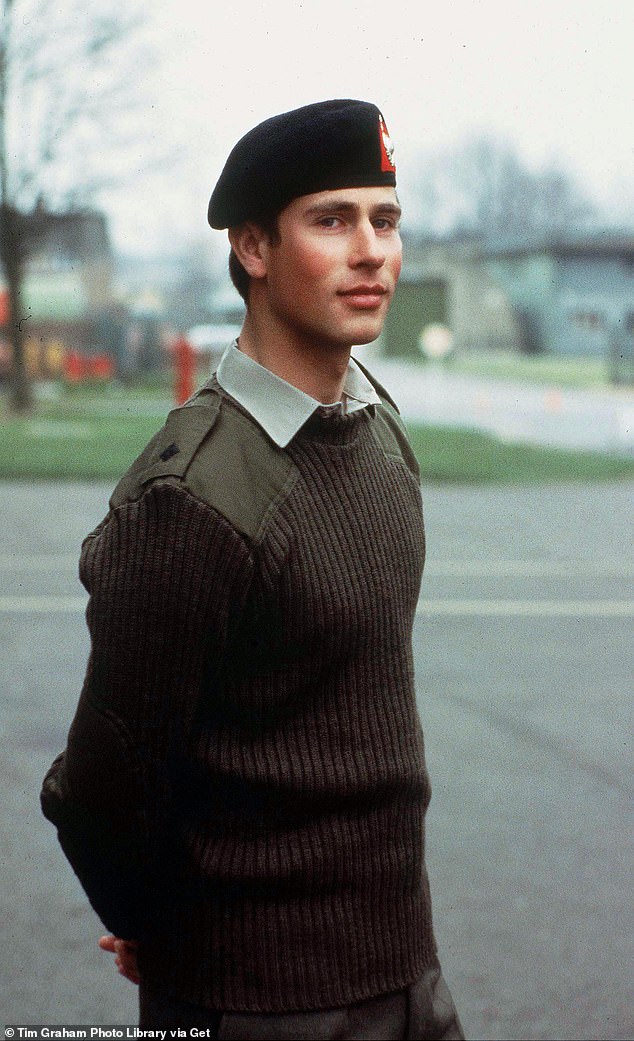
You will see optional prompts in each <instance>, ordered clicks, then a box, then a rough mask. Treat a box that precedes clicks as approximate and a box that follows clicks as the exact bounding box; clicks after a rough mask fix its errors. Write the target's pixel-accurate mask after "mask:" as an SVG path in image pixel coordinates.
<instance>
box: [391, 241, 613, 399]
mask: <svg viewBox="0 0 634 1041" xmlns="http://www.w3.org/2000/svg"><path fill="white" fill-rule="evenodd" d="M438 325H442V326H445V327H446V328H447V329H448V331H449V333H450V335H451V340H452V345H453V349H454V350H455V351H467V350H471V349H480V350H492V349H493V350H495V349H505V350H517V351H522V352H527V353H528V352H531V353H538V352H541V353H549V354H562V355H566V356H569V357H580V356H591V357H597V358H603V359H605V360H606V363H607V364H609V365H610V366H611V367H612V369H613V373H614V375H615V376H616V377H617V378H618V376H619V374H620V375H621V377H622V378H625V379H628V380H629V379H631V378H632V370H633V369H634V234H631V233H614V232H595V233H585V234H583V235H577V236H574V235H570V236H568V237H561V236H558V237H557V238H551V239H542V240H540V241H531V242H529V241H525V242H516V243H513V244H487V245H483V244H482V243H481V242H479V241H477V240H470V241H469V240H462V241H460V240H447V241H437V240H429V241H418V242H411V243H406V249H405V262H404V265H403V273H402V276H401V282H400V284H399V286H398V288H397V291H396V294H395V299H394V304H393V306H392V310H391V311H390V314H389V316H388V319H387V322H386V329H385V340H384V349H385V352H386V353H387V354H391V355H401V356H410V357H415V356H420V351H421V343H422V340H424V336H425V330H426V329H428V328H429V327H430V326H438Z"/></svg>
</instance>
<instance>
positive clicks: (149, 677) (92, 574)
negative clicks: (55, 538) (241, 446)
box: [42, 482, 251, 940]
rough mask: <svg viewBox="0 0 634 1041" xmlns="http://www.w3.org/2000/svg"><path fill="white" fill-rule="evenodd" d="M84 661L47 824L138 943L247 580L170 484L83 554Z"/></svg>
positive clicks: (154, 902) (209, 512) (105, 914)
mask: <svg viewBox="0 0 634 1041" xmlns="http://www.w3.org/2000/svg"><path fill="white" fill-rule="evenodd" d="M81 577H82V581H83V582H84V585H85V586H86V588H87V589H88V592H89V593H90V600H89V604H88V610H87V621H88V627H89V630H90V636H91V655H90V661H89V666H88V671H87V675H86V679H85V682H84V687H83V690H82V694H81V698H80V701H79V705H78V708H77V713H76V715H75V719H74V721H73V724H72V726H71V730H70V733H69V738H68V745H67V748H66V751H65V752H64V753H63V754H62V755H61V756H58V758H57V759H56V761H55V762H54V763H53V765H52V767H51V769H50V770H49V772H48V774H47V776H46V778H45V781H44V786H43V789H42V808H43V811H44V814H45V815H46V816H47V817H48V818H49V819H50V820H51V821H52V822H53V823H54V824H55V825H56V826H57V828H58V833H59V838H60V842H61V845H62V847H63V849H64V852H65V853H66V855H67V857H68V859H69V861H70V863H71V865H72V866H73V868H74V870H75V872H76V874H77V875H78V877H79V879H80V881H81V883H82V885H83V887H84V889H85V891H86V893H87V895H88V897H89V899H90V901H91V903H92V905H93V907H94V908H95V910H96V911H97V913H98V915H99V916H100V918H101V919H102V921H103V922H104V924H105V925H106V927H107V928H108V929H109V930H111V932H112V933H114V934H115V936H116V937H117V938H119V939H123V940H137V939H140V938H142V937H143V935H144V934H145V933H146V932H147V931H148V930H149V929H150V928H151V925H152V920H153V918H155V917H156V916H157V915H160V908H161V905H163V904H164V902H165V901H166V900H167V899H168V897H169V886H170V884H171V882H172V881H173V878H174V868H175V860H174V857H175V851H174V849H173V847H172V839H173V834H172V832H171V829H170V823H171V813H172V810H173V807H172V805H171V799H170V796H171V789H170V776H169V766H170V761H171V757H172V755H173V754H174V750H175V749H177V748H179V747H182V744H183V742H186V741H187V736H188V733H189V732H190V728H191V724H192V721H193V718H194V715H195V712H196V708H197V705H198V699H199V695H200V690H201V683H202V679H203V676H204V675H205V668H206V664H207V661H208V659H209V656H210V655H211V656H212V659H213V660H215V661H221V660H222V656H223V654H224V649H225V645H226V637H227V630H228V626H229V624H230V617H231V616H234V615H235V612H236V611H239V610H240V605H241V603H242V601H243V599H244V596H245V595H246V591H247V589H248V586H249V582H250V577H251V556H250V552H249V549H248V547H247V545H246V543H245V541H244V540H243V539H242V538H241V537H240V536H238V535H237V534H236V532H235V531H234V529H233V528H231V527H230V525H229V524H228V523H227V522H226V521H225V520H224V519H223V518H222V517H221V516H220V515H219V514H217V513H216V512H215V511H214V510H213V509H211V508H210V507H209V506H207V505H206V504H204V503H202V502H200V501H199V500H197V499H195V498H194V497H193V496H191V495H190V494H189V493H188V492H187V491H186V490H185V489H183V488H182V487H180V486H178V485H174V484H169V483H163V482H161V483H159V484H155V485H152V486H150V487H149V488H148V489H147V490H146V492H145V493H144V494H143V495H142V497H141V498H140V499H139V500H137V501H134V502H130V503H125V504H124V505H122V506H120V507H118V508H117V509H116V510H113V511H111V513H110V514H109V515H108V518H107V519H106V521H105V522H104V523H103V524H102V525H101V527H100V528H99V529H97V532H96V534H95V535H93V536H89V538H88V539H87V540H86V542H85V543H84V549H83V552H82V560H81Z"/></svg>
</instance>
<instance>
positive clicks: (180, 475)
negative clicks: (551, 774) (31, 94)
mask: <svg viewBox="0 0 634 1041" xmlns="http://www.w3.org/2000/svg"><path fill="white" fill-rule="evenodd" d="M194 406H196V408H197V409H198V411H197V412H196V408H194V411H193V412H191V413H190V415H188V414H187V409H181V410H179V412H180V419H179V422H181V427H180V428H179V433H178V436H177V439H176V442H173V443H171V444H169V445H168V446H167V449H165V448H164V449H163V451H162V452H160V449H161V447H162V446H164V445H165V442H166V441H169V440H170V438H171V436H172V435H171V434H170V432H169V424H168V432H167V434H164V435H163V437H162V440H161V439H158V440H155V443H153V444H152V445H151V446H150V447H149V448H148V450H147V451H146V453H145V454H144V456H143V457H142V459H141V462H140V463H139V464H138V465H137V467H136V470H134V471H133V475H132V477H130V476H128V478H126V480H125V481H124V482H122V484H121V485H120V487H119V490H118V492H116V493H115V496H114V497H113V503H112V508H111V510H110V512H109V514H108V515H107V517H106V518H105V520H104V521H103V522H102V524H101V525H100V526H99V528H97V530H96V531H95V532H93V534H92V535H90V536H88V538H87V539H86V541H85V543H84V547H83V551H82V558H81V578H82V581H83V582H84V584H85V586H86V588H87V589H88V591H89V593H90V601H89V606H88V612H87V618H88V624H89V628H90V634H91V641H92V642H91V656H90V662H89V667H88V672H87V676H86V681H85V684H84V689H83V691H82V696H81V699H80V703H79V707H78V710H77V715H76V717H75V721H74V723H73V726H72V728H71V731H70V734H69V740H68V747H67V750H66V752H65V753H64V754H63V755H62V756H60V757H58V759H57V760H56V761H55V763H54V764H53V766H52V768H51V770H50V771H49V774H48V775H47V778H46V780H45V783H44V788H43V794H42V802H43V808H44V812H45V813H46V815H47V816H48V817H49V818H50V819H51V820H53V821H54V823H55V824H56V825H57V827H58V829H59V835H60V840H61V842H62V845H63V847H64V850H65V852H66V853H67V855H68V857H69V859H70V860H71V863H72V864H73V867H74V868H75V870H76V872H77V874H78V876H79V878H80V880H81V881H82V884H83V885H84V887H85V889H86V891H87V893H88V895H89V897H90V899H91V901H92V903H93V906H94V907H95V909H96V910H97V912H98V913H99V914H100V916H101V917H102V919H103V921H104V922H105V924H106V926H107V927H108V928H110V929H111V930H112V931H114V932H115V933H117V934H118V935H122V936H124V937H129V938H138V939H139V940H140V963H141V969H142V972H143V974H144V977H145V980H146V982H147V985H148V987H149V988H150V989H155V990H160V991H161V992H163V993H167V994H168V995H171V996H173V997H176V998H180V999H182V1000H186V1001H190V1002H194V1003H197V1004H203V1005H207V1006H209V1007H212V1008H217V1009H220V1010H242V1011H271V1012H284V1011H292V1010H301V1009H303V1010H309V1009H317V1008H328V1007H334V1006H337V1005H343V1004H348V1003H352V1002H355V1001H359V1000H362V999H363V998H366V997H370V996H374V995H378V994H380V993H383V992H388V991H391V990H395V989H398V988H399V987H401V986H405V985H406V984H408V983H409V982H411V981H412V980H414V979H415V978H416V977H417V976H418V975H419V974H420V973H421V971H422V970H423V968H425V967H426V966H427V965H429V964H430V962H431V961H432V960H433V958H434V955H435V944H434V939H433V933H432V922H431V907H430V899H429V889H428V884H427V877H426V873H425V866H424V814H425V810H426V807H427V803H428V801H429V795H430V789H429V782H428V778H427V773H426V770H425V765H424V751H423V737H422V732H421V727H420V723H419V720H418V716H417V711H416V706H415V695H414V681H413V666H412V650H411V634H412V623H413V618H414V612H415V608H416V603H417V598H418V592H419V585H420V579H421V574H422V567H423V557H424V533H423V522H422V511H421V503H420V491H419V486H418V480H417V474H416V472H415V464H414V462H413V460H412V457H411V455H410V453H409V452H408V451H407V447H406V446H405V447H404V441H403V435H402V433H401V432H400V427H399V423H400V420H399V419H398V418H397V417H396V415H395V414H394V412H393V410H392V409H391V408H390V407H389V405H387V404H386V405H381V406H377V407H376V409H375V408H369V409H365V410H363V411H362V412H357V413H355V414H353V415H350V416H344V417H332V416H330V417H328V418H326V417H324V416H323V415H320V414H319V413H318V414H316V415H315V416H313V418H312V419H311V420H309V421H308V423H307V424H306V425H305V426H304V427H303V428H302V430H301V431H300V432H299V434H297V435H296V437H295V438H294V439H293V440H292V441H291V443H290V445H289V446H288V447H287V448H286V449H277V448H275V447H274V446H272V445H271V443H270V442H269V441H268V439H267V438H266V435H265V434H264V433H263V432H262V431H261V430H260V428H259V427H257V424H256V423H255V422H254V421H253V420H251V419H250V417H248V415H247V414H246V413H243V412H242V410H241V409H240V407H239V406H237V405H236V403H235V402H233V401H232V399H231V398H228V397H227V396H226V395H224V394H222V392H220V391H219V390H218V387H217V385H214V384H212V385H210V386H209V387H208V388H207V390H206V392H205V393H204V394H203V395H202V397H199V399H197V400H196V401H195V402H194ZM203 408H205V409H206V410H207V411H206V414H204V413H203V412H202V409H203ZM211 412H213V413H214V416H213V419H212V421H211V426H209V421H208V419H206V417H209V416H210V415H211ZM196 416H198V420H200V422H199V423H198V426H197V427H196V431H197V432H196V437H195V438H194V442H195V444H194V448H193V449H192V447H191V445H190V447H189V448H188V449H187V450H186V451H181V450H180V448H179V446H180V444H181V442H182V440H183V436H184V435H183V430H184V431H185V433H186V432H187V430H188V429H189V428H188V426H187V424H188V423H189V424H190V425H191V424H193V425H194V426H196V423H197V422H198V420H196ZM183 417H184V419H183ZM195 420H196V422H195ZM201 423H202V425H201ZM205 423H207V426H205ZM183 424H184V425H183ZM201 431H202V433H201ZM205 431H206V432H205ZM394 431H396V436H395V435H394ZM179 439H180V440H179ZM185 440H186V437H185ZM223 446H225V447H223ZM260 450H261V453H260V455H258V452H260ZM157 453H159V454H158V455H157ZM254 454H255V461H254ZM179 455H180V456H181V457H182V458H179ZM171 456H173V457H174V461H175V465H173V466H171V465H170V464H171ZM227 467H230V470H229V471H228V470H227ZM413 470H414V472H412V471H413ZM139 473H140V474H141V476H140V477H138V476H135V474H137V475H138V474H139ZM214 475H215V476H214ZM245 475H246V476H245ZM247 500H248V501H247ZM254 504H255V505H254Z"/></svg>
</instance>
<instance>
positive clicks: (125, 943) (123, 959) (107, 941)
mask: <svg viewBox="0 0 634 1041" xmlns="http://www.w3.org/2000/svg"><path fill="white" fill-rule="evenodd" d="M99 946H100V947H101V949H102V951H108V952H109V954H114V956H115V957H114V963H115V965H116V966H117V969H118V970H119V972H120V973H121V975H122V976H125V978H126V979H127V980H130V982H131V983H136V984H137V986H138V984H139V982H140V976H139V966H138V965H137V960H136V952H137V947H138V944H137V943H136V941H135V940H120V939H119V937H118V936H102V937H101V938H100V940H99Z"/></svg>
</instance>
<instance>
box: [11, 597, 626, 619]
mask: <svg viewBox="0 0 634 1041" xmlns="http://www.w3.org/2000/svg"><path fill="white" fill-rule="evenodd" d="M86 602H87V597H83V596H2V597H0V613H2V614H74V613H77V612H80V611H85V609H86ZM416 614H417V615H480V616H491V615H492V616H501V617H519V616H522V617H530V616H535V617H540V616H541V617H562V618H566V617H569V618H575V617H576V618H631V617H632V616H634V600H421V601H419V603H418V606H417V608H416Z"/></svg>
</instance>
